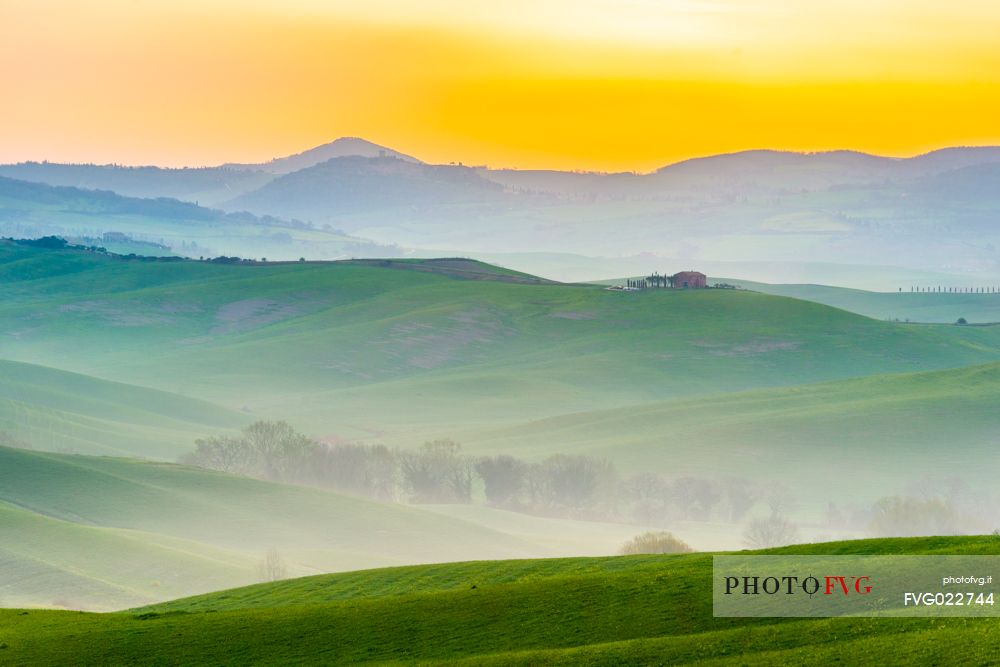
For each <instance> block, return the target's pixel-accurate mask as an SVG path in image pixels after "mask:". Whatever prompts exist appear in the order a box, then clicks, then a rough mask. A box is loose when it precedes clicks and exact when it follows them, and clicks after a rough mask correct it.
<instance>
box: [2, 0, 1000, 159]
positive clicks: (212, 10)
mask: <svg viewBox="0 0 1000 667" xmlns="http://www.w3.org/2000/svg"><path fill="white" fill-rule="evenodd" d="M997 35H1000V3H997V2H995V1H993V0H989V1H987V0H950V1H949V2H941V1H938V0H934V1H930V0H865V1H862V0H838V1H836V2H834V1H829V0H814V1H810V0H505V1H503V2H501V1H487V0H464V1H459V2H455V1H451V0H423V1H422V2H415V1H403V0H367V1H366V2H355V1H350V2H349V1H346V0H283V1H278V0H88V1H87V2H80V1H79V0H24V1H18V0H0V85H2V96H0V161H3V162H10V161H17V160H27V159H35V160H40V159H48V160H52V161H87V162H101V163H103V162H118V163H126V164H163V165H205V164H217V163H220V162H225V161H260V160H265V159H269V158H271V157H274V156H277V155H284V154H288V153H292V152H297V151H299V150H303V149H305V148H309V147H311V146H314V145H317V144H320V143H324V142H326V141H329V140H331V139H334V138H336V137H339V136H362V137H365V138H367V139H370V140H372V141H375V142H377V143H381V144H385V145H389V146H391V147H393V148H397V149H398V150H402V151H404V152H408V153H411V154H413V155H416V156H417V157H420V158H422V159H425V160H429V161H434V162H448V161H462V162H465V163H467V164H490V165H494V166H512V167H520V168H540V167H550V168H561V169H573V168H576V169H601V170H640V171H644V170H649V169H653V168H656V167H658V166H661V165H663V164H666V163H668V162H673V161H676V160H680V159H684V158H687V157H691V156H697V155H706V154H712V153H719V152H727V151H735V150H743V149H750V148H779V149H790V150H824V149H835V148H851V149H857V150H865V151H869V152H876V153H881V154H890V155H909V154H914V153H918V152H922V151H924V150H928V149H933V148H936V147H941V146H947V145H971V144H1000V120H998V119H1000V46H998V44H1000V39H998V38H997Z"/></svg>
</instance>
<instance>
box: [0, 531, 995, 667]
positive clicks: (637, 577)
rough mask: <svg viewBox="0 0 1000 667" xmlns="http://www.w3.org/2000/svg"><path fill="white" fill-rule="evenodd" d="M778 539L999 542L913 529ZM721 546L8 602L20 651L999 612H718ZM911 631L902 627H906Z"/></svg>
mask: <svg viewBox="0 0 1000 667" xmlns="http://www.w3.org/2000/svg"><path fill="white" fill-rule="evenodd" d="M780 551H781V552H782V553H806V554H821V553H822V554H826V553H938V554H953V553H979V554H997V553H1000V540H998V539H997V538H995V537H984V538H976V537H971V538H917V539H897V540H870V541H862V542H855V543H851V542H847V543H831V544H820V545H805V546H800V547H788V548H785V549H782V550H780ZM711 604H712V603H711V555H710V554H692V555H686V556H637V557H619V558H606V559H568V560H548V561H514V562H499V563H496V562H494V563H459V564H454V565H439V566H421V567H412V568H398V569H393V570H381V571H369V572H357V573H348V574H343V575H332V576H326V577H314V578H308V579H301V580H296V581H288V582H280V583H277V584H271V585H267V586H255V587H250V588H247V589H240V590H234V591H224V592H222V593H218V594H215V595H211V596H202V597H200V598H193V599H189V600H180V601H176V602H173V603H169V604H166V605H162V606H159V607H155V608H146V609H141V610H135V611H133V612H130V613H118V614H104V615H92V614H71V613H67V612H37V611H31V612H29V613H27V614H24V613H23V612H19V611H16V610H13V611H4V612H0V642H2V643H3V644H4V645H6V648H4V649H2V650H4V651H5V652H6V653H5V655H4V659H5V660H7V661H9V662H11V663H12V664H29V663H30V664H58V663H60V662H65V661H67V660H72V661H73V662H75V663H78V664H126V663H130V662H131V663H134V662H141V661H143V660H144V659H145V660H148V659H150V657H151V656H153V655H155V656H156V658H157V660H158V661H160V662H161V663H162V664H181V663H183V664H248V663H267V664H295V663H299V664H302V663H310V664H352V663H353V664H357V663H368V662H371V663H377V662H387V661H398V662H410V661H419V662H421V663H437V662H444V663H449V664H450V663H454V662H456V661H459V660H463V659H465V660H468V661H469V662H470V664H478V663H486V664H492V663H495V664H591V663H593V664H650V663H651V664H682V663H692V664H693V663H698V662H699V661H718V664H747V663H752V664H756V663H770V664H774V663H775V662H779V663H785V664H803V663H804V664H809V663H810V661H812V662H828V660H829V659H830V658H831V656H834V657H835V656H840V657H841V658H842V659H844V660H847V661H850V659H851V658H853V659H855V660H857V659H859V658H861V657H864V658H865V661H866V662H869V663H870V662H872V661H876V662H878V663H880V664H902V663H904V662H905V661H906V659H907V658H913V657H927V656H930V657H934V656H940V657H942V658H943V657H946V656H948V657H958V658H962V659H970V660H972V662H973V664H987V660H986V659H987V657H988V656H991V655H995V651H997V650H1000V624H998V622H997V621H996V619H968V620H954V621H941V620H937V621H935V620H926V619H907V620H899V619H896V620H889V619H818V620H797V619H788V620H781V619H716V618H713V617H712V609H711ZM902 633H907V634H906V635H905V639H903V637H904V636H903V635H902Z"/></svg>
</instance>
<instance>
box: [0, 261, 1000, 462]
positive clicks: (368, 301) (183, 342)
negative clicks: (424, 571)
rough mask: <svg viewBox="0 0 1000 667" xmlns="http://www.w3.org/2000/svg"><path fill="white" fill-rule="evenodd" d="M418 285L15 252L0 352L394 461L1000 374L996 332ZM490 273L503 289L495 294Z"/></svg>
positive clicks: (379, 272)
mask: <svg viewBox="0 0 1000 667" xmlns="http://www.w3.org/2000/svg"><path fill="white" fill-rule="evenodd" d="M403 264H405V263H403ZM415 266H419V267H420V268H421V270H388V269H387V268H385V267H380V266H367V265H358V264H351V263H342V264H312V263H303V264H299V263H290V264H280V265H274V266H266V265H254V266H221V265H214V264H208V263H202V262H183V263H177V264H160V263H137V262H125V261H122V260H118V259H114V258H109V257H103V256H95V255H91V254H87V253H78V252H57V253H53V252H45V251H41V250H36V249H24V248H21V247H14V246H12V245H11V244H0V277H3V278H4V279H5V280H6V281H7V299H6V301H5V303H4V304H3V305H0V334H3V335H5V341H6V344H5V347H4V354H5V355H6V356H7V358H10V359H17V360H20V361H26V362H32V363H38V364H44V365H49V366H55V367H58V368H63V369H68V370H72V371H77V372H80V373H86V374H90V375H93V376H96V377H100V378H105V379H112V380H118V381H123V382H128V383H132V384H138V385H144V386H152V387H155V388H157V389H160V390H164V391H169V392H171V393H176V394H180V395H184V396H190V397H193V398H198V399H201V400H207V401H211V402H213V403H217V404H219V405H222V406H224V407H225V408H227V409H230V410H237V411H238V410H247V411H249V412H251V413H253V414H258V415H259V414H263V415H269V416H274V417H280V418H288V419H291V420H293V422H294V423H295V424H296V425H298V426H299V427H301V428H303V429H306V430H308V431H310V432H311V433H314V434H317V435H337V436H341V437H353V438H358V437H360V438H371V439H384V440H386V441H390V442H393V443H399V444H416V443H417V442H419V441H420V439H422V438H424V437H428V436H431V435H441V434H442V433H446V432H449V431H450V432H453V431H455V430H457V429H460V428H468V427H486V426H490V425H493V426H499V425H502V424H509V423H510V422H511V421H513V420H517V421H524V420H527V419H541V418H545V417H551V416H554V415H561V414H569V413H573V412H583V411H591V410H595V409H601V408H614V407H625V406H629V405H636V404H639V403H647V402H653V401H663V400H672V399H677V398H689V397H693V396H709V395H721V394H724V393H727V392H735V391H746V390H751V389H759V388H767V387H781V386H786V387H787V386H794V385H800V384H804V383H814V382H822V381H828V380H836V379H845V378H851V377H862V376H868V375H873V374H886V373H901V372H912V371H923V370H937V369H945V368H955V367H960V366H968V365H972V364H981V363H986V362H991V361H996V360H1000V330H994V329H992V328H988V327H954V326H921V327H917V326H906V325H902V324H895V323H890V322H884V321H875V320H871V319H868V318H864V317H860V316H858V315H854V314H851V313H847V312H845V311H842V310H837V309H834V308H830V307H827V306H823V305H819V304H815V303H810V302H806V301H801V300H795V299H788V298H780V297H774V296H768V295H763V294H755V293H749V292H735V291H717V290H710V291H703V292H693V291H687V292H671V291H666V290H650V291H647V292H643V293H623V292H612V291H607V290H603V289H601V288H599V287H593V286H570V285H547V284H522V283H520V282H510V280H512V279H513V278H517V279H518V280H521V279H522V277H521V276H518V275H517V274H509V273H508V272H503V271H500V270H493V269H488V268H483V269H482V270H480V271H478V272H477V275H476V276H475V278H476V279H474V280H469V279H465V278H467V277H468V274H469V265H468V263H465V264H464V265H463V266H462V268H461V270H455V267H447V266H445V267H441V266H438V267H433V263H424V264H415ZM429 266H430V267H432V269H433V270H428V267H429ZM478 266H481V267H484V266H485V265H478ZM394 268H395V267H394ZM491 272H492V273H493V274H496V275H497V276H498V277H499V278H501V279H483V278H484V277H486V278H488V277H489V276H490V274H491ZM512 276H513V277H512ZM135 453H137V454H142V453H143V452H141V451H137V452H135Z"/></svg>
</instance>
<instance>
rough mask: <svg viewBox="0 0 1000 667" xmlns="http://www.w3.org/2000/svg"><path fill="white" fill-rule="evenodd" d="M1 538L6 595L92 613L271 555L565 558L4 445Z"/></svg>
mask: <svg viewBox="0 0 1000 667" xmlns="http://www.w3.org/2000/svg"><path fill="white" fill-rule="evenodd" d="M0 534H3V535H16V536H17V539H16V540H3V541H2V543H0V563H2V567H0V599H2V600H4V601H16V603H17V604H20V605H43V606H51V605H56V606H60V605H63V606H71V607H83V608H90V609H94V608H98V609H108V608H115V607H118V608H120V607H122V606H127V605H134V604H142V603H146V602H150V601H154V600H162V599H166V598H168V597H171V596H173V595H177V594H184V593H193V592H196V591H205V590H209V589H212V588H217V587H219V586H233V585H239V584H242V583H249V582H250V581H253V580H254V579H255V578H256V577H257V576H258V575H257V571H256V567H257V566H258V565H259V564H260V562H261V561H262V560H263V557H264V554H265V553H266V552H267V551H268V550H269V549H272V548H274V549H277V550H278V551H279V553H280V555H281V557H282V558H283V559H284V561H285V562H286V564H287V566H288V568H289V571H290V573H291V574H293V575H301V574H308V573H316V572H329V571H336V570H345V569H352V568H359V567H371V566H373V565H379V564H382V565H388V564H394V563H395V564H402V563H413V562H432V561H441V560H459V559H464V558H505V557H525V556H539V555H550V554H553V553H560V550H558V549H553V548H551V547H547V546H543V545H541V544H537V543H533V542H531V541H529V540H528V539H522V538H519V537H515V536H512V535H509V534H506V533H503V532H500V531H497V530H490V529H488V528H484V527H481V526H477V525H475V524H473V523H470V522H467V521H463V520H460V519H454V518H450V517H447V516H442V515H439V514H436V513H431V512H426V511H422V510H418V509H412V508H408V507H405V506H401V505H388V504H382V503H376V502H373V501H368V500H362V499H357V498H352V497H348V496H343V495H338V494H335V493H330V492H326V491H320V490H315V489H309V488H302V487H293V486H285V485H281V484H271V483H267V482H259V481H256V480H250V479H245V478H240V477H234V476H230V475H223V474H219V473H213V472H208V471H204V470H199V469H195V468H189V467H185V466H179V465H174V464H163V463H150V462H141V461H136V460H133V459H119V458H98V457H88V456H72V455H61V454H48V453H41V452H30V451H23V450H18V449H10V448H5V447H0ZM615 546H616V545H609V546H608V551H611V550H612V549H613V548H614V547H615ZM561 553H566V550H565V549H563V550H562V551H561ZM0 641H2V640H0ZM0 661H2V660H0Z"/></svg>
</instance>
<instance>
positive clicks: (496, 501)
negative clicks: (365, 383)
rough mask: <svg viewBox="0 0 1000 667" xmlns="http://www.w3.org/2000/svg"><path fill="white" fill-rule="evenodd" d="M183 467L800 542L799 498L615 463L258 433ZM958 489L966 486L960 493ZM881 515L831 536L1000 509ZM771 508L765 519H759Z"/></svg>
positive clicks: (943, 494) (270, 426)
mask: <svg viewBox="0 0 1000 667" xmlns="http://www.w3.org/2000/svg"><path fill="white" fill-rule="evenodd" d="M182 462H184V463H187V464H190V465H195V466H199V467H203V468H208V469H212V470H220V471H224V472H229V473H234V474H238V475H243V476H247V477H254V478H258V479H264V480H268V481H274V482H284V483H291V484H302V485H309V486H319V487H324V488H329V489H332V490H335V491H338V492H341V493H347V494H351V495H356V496H363V497H368V498H372V499H376V500H380V501H386V502H408V503H416V504H423V503H431V504H433V503H442V504H454V503H460V504H465V503H469V504H471V503H484V504H486V505H489V506H491V507H497V508H502V509H507V510H512V511H517V512H524V513H529V514H536V515H542V516H558V517H568V518H575V519H584V520H610V521H621V520H624V521H632V522H635V523H638V524H643V525H648V526H669V525H671V524H673V523H675V522H677V521H722V522H727V523H742V522H745V523H746V525H747V530H746V532H745V535H744V538H745V541H746V543H747V545H748V546H753V547H766V546H773V545H776V544H782V543H788V542H789V541H791V540H792V539H793V538H794V536H795V535H797V534H798V527H797V526H796V525H795V524H794V523H792V522H791V521H790V519H789V516H790V515H791V514H793V513H794V511H795V509H796V504H797V501H796V499H795V497H794V496H792V494H791V493H789V491H788V490H787V489H784V488H783V487H781V486H780V485H775V484H773V483H769V482H768V483H762V482H758V481H755V480H750V479H746V478H742V477H725V478H716V479H709V478H704V477H697V476H691V475H686V476H677V477H669V476H667V475H663V474H661V473H657V472H642V473H635V474H632V475H628V476H622V475H621V474H620V473H619V471H618V470H617V469H616V467H615V466H614V464H613V463H611V462H610V461H607V460H605V459H600V458H596V457H592V456H586V455H579V454H555V455H552V456H549V457H548V458H546V459H543V460H541V461H534V462H532V461H525V460H523V459H520V458H517V457H514V456H510V455H506V454H500V455H494V456H478V457H477V456H470V455H467V454H465V453H463V452H462V448H461V445H459V444H458V443H456V442H454V441H451V440H436V441H433V442H426V443H424V444H423V445H422V446H421V447H419V448H417V449H414V450H405V449H399V448H389V447H386V446H384V445H365V444H356V443H336V444H326V443H321V442H318V441H316V440H314V439H312V438H309V437H307V436H305V435H303V434H301V433H297V432H296V431H295V430H294V429H293V428H292V427H291V426H290V425H288V424H287V423H285V422H268V421H258V422H255V423H253V424H251V425H250V426H248V427H247V428H245V429H244V430H243V431H242V432H241V433H240V434H239V435H236V436H221V437H213V438H206V439H203V440H198V441H197V442H196V446H195V450H194V451H193V452H191V453H190V454H188V455H186V456H185V457H183V458H182ZM953 486H954V485H953ZM924 487H926V484H924V485H923V486H922V487H921V488H920V489H919V492H917V491H914V492H912V493H908V494H906V495H902V496H887V497H883V498H881V499H880V500H878V501H877V502H875V503H874V504H872V505H869V506H864V505H858V506H838V505H836V504H834V503H830V505H829V507H828V510H827V513H826V517H825V519H824V520H823V521H822V522H821V526H820V527H822V526H825V527H826V528H828V529H831V530H837V531H845V530H849V531H856V532H857V533H858V534H859V535H860V534H873V535H878V536H889V535H924V534H937V535H945V534H959V533H962V532H983V531H985V532H989V531H991V530H993V529H994V528H996V526H995V525H993V523H995V512H996V511H997V510H998V509H1000V508H998V507H997V505H996V503H995V502H994V500H993V499H992V498H990V497H980V496H977V495H975V494H973V493H971V492H970V491H968V490H963V489H962V488H958V487H955V488H948V489H929V488H924ZM755 508H763V509H764V510H765V511H764V513H762V514H760V515H759V516H753V515H751V511H752V510H754V509H755Z"/></svg>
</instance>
